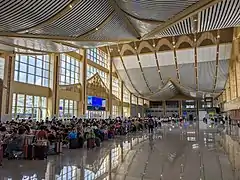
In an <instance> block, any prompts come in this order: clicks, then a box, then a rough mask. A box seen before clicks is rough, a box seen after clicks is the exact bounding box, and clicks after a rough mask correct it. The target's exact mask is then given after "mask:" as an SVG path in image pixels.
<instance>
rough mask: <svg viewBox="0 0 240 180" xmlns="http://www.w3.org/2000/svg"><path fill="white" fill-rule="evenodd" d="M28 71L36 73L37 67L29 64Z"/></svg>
mask: <svg viewBox="0 0 240 180" xmlns="http://www.w3.org/2000/svg"><path fill="white" fill-rule="evenodd" d="M28 73H30V74H34V73H35V67H34V66H28Z"/></svg>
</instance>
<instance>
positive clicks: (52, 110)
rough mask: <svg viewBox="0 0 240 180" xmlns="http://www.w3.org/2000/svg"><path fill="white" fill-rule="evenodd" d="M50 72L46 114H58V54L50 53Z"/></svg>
mask: <svg viewBox="0 0 240 180" xmlns="http://www.w3.org/2000/svg"><path fill="white" fill-rule="evenodd" d="M51 63H52V73H51V78H52V81H51V82H50V88H51V91H52V94H51V96H49V98H48V113H47V116H49V117H51V116H58V113H59V102H58V94H59V67H60V54H59V53H57V54H51Z"/></svg>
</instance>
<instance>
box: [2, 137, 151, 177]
mask: <svg viewBox="0 0 240 180" xmlns="http://www.w3.org/2000/svg"><path fill="white" fill-rule="evenodd" d="M147 139H148V135H146V134H144V133H140V134H139V135H135V136H134V137H131V136H129V137H127V136H126V137H124V138H123V137H120V139H116V140H115V141H108V142H104V144H103V146H102V147H101V148H97V149H94V150H90V151H87V150H85V149H78V150H68V149H67V150H65V151H64V153H63V154H62V155H60V156H49V157H48V159H47V160H46V161H24V160H13V161H9V160H4V166H3V167H2V168H0V179H1V180H19V179H20V180H43V179H44V180H79V179H84V180H95V179H104V180H107V179H108V172H109V171H110V170H113V169H115V168H116V167H118V165H119V164H120V163H121V162H122V161H123V160H124V158H125V157H126V155H127V153H128V152H129V151H130V150H131V149H132V148H133V147H134V146H136V145H138V144H140V143H142V142H143V141H145V140H147ZM151 139H153V136H151Z"/></svg>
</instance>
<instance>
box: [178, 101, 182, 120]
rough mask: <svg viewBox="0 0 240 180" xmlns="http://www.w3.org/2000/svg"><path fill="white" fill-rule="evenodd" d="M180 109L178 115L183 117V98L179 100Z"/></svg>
mask: <svg viewBox="0 0 240 180" xmlns="http://www.w3.org/2000/svg"><path fill="white" fill-rule="evenodd" d="M178 109H179V112H178V115H179V117H181V116H182V100H180V101H178Z"/></svg>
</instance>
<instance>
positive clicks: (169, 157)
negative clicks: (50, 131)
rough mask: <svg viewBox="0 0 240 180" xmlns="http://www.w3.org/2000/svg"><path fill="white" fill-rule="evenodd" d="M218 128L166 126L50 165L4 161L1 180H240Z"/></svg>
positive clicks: (55, 159) (55, 158)
mask: <svg viewBox="0 0 240 180" xmlns="http://www.w3.org/2000/svg"><path fill="white" fill-rule="evenodd" d="M216 133H217V130H216V129H215V128H209V127H208V126H204V125H200V126H195V125H187V126H185V127H183V128H181V127H178V126H177V125H165V126H164V127H163V128H162V129H157V130H155V132H154V134H152V135H151V134H148V133H147V132H141V133H140V132H139V133H136V134H132V135H129V136H126V137H125V136H124V137H123V136H121V137H118V138H116V139H115V140H109V141H107V142H104V143H103V145H102V147H101V148H96V149H94V150H90V151H87V150H85V149H77V150H68V149H66V150H64V153H63V154H62V155H60V156H49V157H48V159H47V160H44V161H24V160H22V161H21V160H13V161H8V160H4V165H3V167H1V168H0V179H1V180H43V179H45V180H78V179H79V180H179V179H182V180H237V179H238V178H237V177H236V173H234V172H233V171H232V169H231V165H230V163H229V161H228V158H227V156H226V155H224V153H223V152H221V151H220V149H219V148H218V145H217V143H215V134H216Z"/></svg>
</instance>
